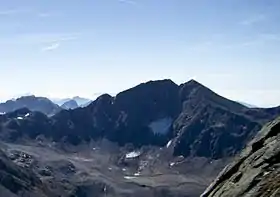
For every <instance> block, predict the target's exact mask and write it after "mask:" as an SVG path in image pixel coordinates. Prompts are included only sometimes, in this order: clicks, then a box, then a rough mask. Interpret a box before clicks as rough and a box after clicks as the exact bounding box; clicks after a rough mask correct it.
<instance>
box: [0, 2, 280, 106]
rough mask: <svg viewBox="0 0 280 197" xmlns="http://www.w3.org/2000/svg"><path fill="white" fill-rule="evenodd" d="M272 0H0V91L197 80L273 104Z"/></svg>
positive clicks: (233, 95)
mask: <svg viewBox="0 0 280 197" xmlns="http://www.w3.org/2000/svg"><path fill="white" fill-rule="evenodd" d="M279 10H280V1H278V0H211V1H210V0H79V1H76V0H71V1H70V0H24V1H23V0H0V76H1V85H0V86H1V91H0V100H6V99H9V98H11V97H15V96H20V95H24V94H30V93H31V94H35V95H38V96H47V97H52V98H63V97H72V96H76V95H79V96H83V97H88V98H94V97H96V95H99V94H101V93H109V94H112V95H114V94H116V93H118V92H120V91H123V90H125V89H128V88H130V87H133V86H135V85H137V84H139V83H142V82H146V81H149V80H158V79H166V78H169V79H172V80H173V81H174V82H175V83H177V84H180V83H184V82H187V81H188V80H190V79H195V80H197V81H199V82H200V83H202V84H204V85H205V86H207V87H209V88H210V89H212V90H214V91H215V92H217V93H218V94H220V95H222V96H224V97H227V98H230V99H233V100H237V101H243V102H247V103H250V104H254V105H257V106H260V107H272V106H278V105H280V88H279V87H280V80H278V79H279V74H280V65H279V64H280V55H279V54H280V23H279V21H280V12H279Z"/></svg>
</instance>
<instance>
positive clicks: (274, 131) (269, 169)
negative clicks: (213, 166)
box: [201, 119, 280, 197]
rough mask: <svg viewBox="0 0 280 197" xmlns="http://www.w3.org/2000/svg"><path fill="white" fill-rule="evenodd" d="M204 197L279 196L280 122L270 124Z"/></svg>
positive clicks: (229, 166)
mask: <svg viewBox="0 0 280 197" xmlns="http://www.w3.org/2000/svg"><path fill="white" fill-rule="evenodd" d="M201 196H202V197H206V196H208V197H242V196H244V197H245V196H246V197H255V196H259V197H267V196H270V197H276V196H280V119H277V120H275V121H273V122H271V123H269V124H267V125H266V126H265V127H264V128H263V129H262V130H261V131H260V133H259V134H258V135H257V137H256V138H255V139H254V140H253V141H252V142H250V144H249V145H248V146H247V148H246V149H245V150H243V151H242V153H241V155H240V156H239V157H238V158H237V159H235V161H234V162H233V163H231V164H230V165H228V166H227V167H226V168H225V169H224V170H223V172H221V174H220V175H219V176H218V178H217V179H216V180H215V181H214V182H213V183H212V184H211V186H210V187H209V188H208V189H207V190H206V191H205V192H204V194H203V195H201Z"/></svg>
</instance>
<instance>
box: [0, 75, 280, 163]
mask: <svg viewBox="0 0 280 197" xmlns="http://www.w3.org/2000/svg"><path fill="white" fill-rule="evenodd" d="M16 113H17V112H16ZM20 113H21V115H20V116H19V115H18V114H15V113H12V114H7V115H4V116H2V117H1V122H2V123H1V125H2V127H1V130H0V137H1V136H2V139H12V140H16V139H18V138H21V137H24V136H27V137H31V138H36V137H38V136H40V135H44V136H45V137H47V138H50V139H52V140H54V141H57V142H59V141H64V142H69V143H71V144H79V143H81V142H83V141H90V140H91V139H94V140H98V139H103V138H106V139H109V140H110V141H112V142H117V143H118V144H119V145H121V146H124V145H126V144H132V145H133V146H134V147H136V148H137V147H142V146H145V145H154V146H166V145H167V144H169V147H170V149H172V152H173V154H174V155H177V156H180V155H183V156H185V157H188V156H200V157H207V158H213V159H218V158H222V157H227V156H232V155H234V154H235V153H237V152H238V151H240V150H241V149H242V148H243V147H244V145H245V144H246V143H247V142H248V140H250V139H251V138H252V137H253V136H254V135H255V133H256V132H257V131H258V130H259V129H260V128H261V126H262V124H263V123H264V122H266V121H269V120H271V119H273V118H275V117H276V116H277V115H279V114H280V110H279V108H271V109H249V108H246V107H245V106H243V105H241V104H239V103H236V102H233V101H230V100H228V99H225V98H223V97H221V96H219V95H217V94H216V93H214V92H212V91H211V90H210V89H208V88H207V87H205V86H203V85H201V84H200V83H198V82H196V81H194V80H191V81H189V82H187V83H185V84H182V85H180V86H178V85H177V84H175V83H174V82H172V81H171V80H161V81H150V82H147V83H143V84H140V85H138V86H136V87H134V88H131V89H129V90H126V91H124V92H121V93H119V94H117V95H116V96H115V97H112V96H110V95H108V94H105V95H102V96H100V97H99V98H97V99H96V100H95V101H93V102H92V103H91V104H90V105H89V106H87V107H84V108H77V109H75V110H62V111H61V112H59V113H57V114H56V115H55V116H53V117H51V118H48V117H46V116H44V115H42V114H40V113H29V112H28V111H26V112H25V114H24V113H23V112H20ZM26 114H29V115H28V116H27V117H26Z"/></svg>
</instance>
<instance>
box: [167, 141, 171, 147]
mask: <svg viewBox="0 0 280 197" xmlns="http://www.w3.org/2000/svg"><path fill="white" fill-rule="evenodd" d="M171 143H172V140H170V141H169V142H168V143H167V144H166V148H169V146H170V145H171Z"/></svg>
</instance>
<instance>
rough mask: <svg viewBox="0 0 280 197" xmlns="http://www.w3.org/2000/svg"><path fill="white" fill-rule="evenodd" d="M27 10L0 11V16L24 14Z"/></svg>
mask: <svg viewBox="0 0 280 197" xmlns="http://www.w3.org/2000/svg"><path fill="white" fill-rule="evenodd" d="M26 12H28V10H25V9H9V10H0V16H11V15H16V14H21V13H26Z"/></svg>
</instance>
